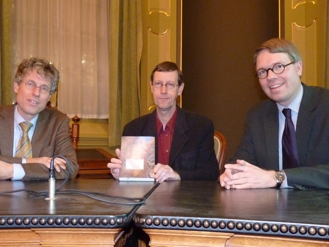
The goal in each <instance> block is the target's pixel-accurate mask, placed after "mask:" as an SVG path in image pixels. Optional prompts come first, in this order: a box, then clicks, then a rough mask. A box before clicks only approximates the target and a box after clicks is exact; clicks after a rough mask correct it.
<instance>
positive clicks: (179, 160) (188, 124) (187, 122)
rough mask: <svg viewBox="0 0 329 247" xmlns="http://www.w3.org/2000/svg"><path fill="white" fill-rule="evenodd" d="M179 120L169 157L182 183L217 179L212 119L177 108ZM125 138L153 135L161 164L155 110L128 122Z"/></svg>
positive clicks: (177, 119) (156, 155) (217, 170)
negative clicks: (183, 181)
mask: <svg viewBox="0 0 329 247" xmlns="http://www.w3.org/2000/svg"><path fill="white" fill-rule="evenodd" d="M177 108H178V109H177V111H178V112H177V118H176V124H175V128H174V134H173V139H172V144H171V149H170V155H169V165H170V166H171V167H172V168H173V170H174V171H176V172H177V173H178V174H179V175H180V177H181V179H182V180H217V178H218V173H219V166H218V162H217V159H216V156H215V151H214V126H213V123H212V121H211V120H209V119H208V118H206V117H203V116H200V115H198V114H195V113H192V112H189V111H186V110H183V109H181V108H179V107H178V106H177ZM123 136H154V137H155V143H156V148H155V150H156V151H155V161H156V163H157V162H158V152H157V150H158V135H157V129H156V110H155V111H153V112H152V113H150V114H148V115H145V116H142V117H139V118H137V119H134V120H132V121H131V122H130V123H128V124H127V125H126V126H125V127H124V130H123Z"/></svg>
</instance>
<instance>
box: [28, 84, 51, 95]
mask: <svg viewBox="0 0 329 247" xmlns="http://www.w3.org/2000/svg"><path fill="white" fill-rule="evenodd" d="M24 84H25V87H26V88H27V89H29V90H34V89H35V88H40V92H41V93H42V94H49V93H50V88H49V87H47V86H46V85H41V86H40V87H38V86H37V85H36V84H35V82H34V81H26V82H24Z"/></svg>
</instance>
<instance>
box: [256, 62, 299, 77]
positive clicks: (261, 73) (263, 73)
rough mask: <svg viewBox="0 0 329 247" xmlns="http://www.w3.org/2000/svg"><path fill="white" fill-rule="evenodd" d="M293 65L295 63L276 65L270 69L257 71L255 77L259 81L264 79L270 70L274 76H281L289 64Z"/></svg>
mask: <svg viewBox="0 0 329 247" xmlns="http://www.w3.org/2000/svg"><path fill="white" fill-rule="evenodd" d="M294 63H295V62H291V63H288V64H282V63H276V64H274V65H273V67H272V68H268V69H259V70H257V72H256V76H257V77H258V78H259V79H265V78H266V77H267V76H268V71H269V70H272V71H273V73H275V74H281V73H282V72H283V71H284V69H285V68H286V67H287V66H289V65H290V64H294Z"/></svg>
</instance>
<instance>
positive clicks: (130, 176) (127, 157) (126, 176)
mask: <svg viewBox="0 0 329 247" xmlns="http://www.w3.org/2000/svg"><path fill="white" fill-rule="evenodd" d="M121 160H122V167H121V169H120V174H119V181H154V178H153V177H152V174H153V171H152V170H153V168H154V166H155V137H154V136H122V137H121Z"/></svg>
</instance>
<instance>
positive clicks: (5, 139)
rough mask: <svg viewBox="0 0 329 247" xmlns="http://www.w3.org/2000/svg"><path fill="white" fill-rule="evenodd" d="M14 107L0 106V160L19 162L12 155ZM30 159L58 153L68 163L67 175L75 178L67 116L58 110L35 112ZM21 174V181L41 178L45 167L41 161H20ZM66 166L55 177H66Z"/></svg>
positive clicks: (76, 170)
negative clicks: (23, 172) (23, 174)
mask: <svg viewBox="0 0 329 247" xmlns="http://www.w3.org/2000/svg"><path fill="white" fill-rule="evenodd" d="M14 110H15V106H14V105H11V106H0V160H2V161H5V162H7V163H17V164H21V163H22V158H17V157H13V139H14ZM31 144H32V155H33V158H38V157H54V156H56V155H61V156H63V157H65V158H66V159H67V160H68V161H69V163H70V167H71V169H70V178H75V176H76V174H77V172H78V170H79V166H78V164H77V157H76V152H75V150H74V147H73V145H72V142H71V138H70V130H69V118H68V117H67V116H66V115H64V114H63V113H61V112H60V111H58V110H54V109H50V108H45V109H44V110H43V111H41V112H40V113H39V117H38V120H37V123H36V126H35V130H34V134H33V137H32V140H31ZM22 167H23V169H24V171H25V176H24V177H23V179H22V180H25V181H26V180H45V179H48V178H49V169H48V168H47V167H46V166H45V165H43V164H22ZM67 172H68V169H66V170H63V171H61V172H60V173H58V172H56V173H55V177H56V178H57V179H63V178H65V177H66V175H67Z"/></svg>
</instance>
